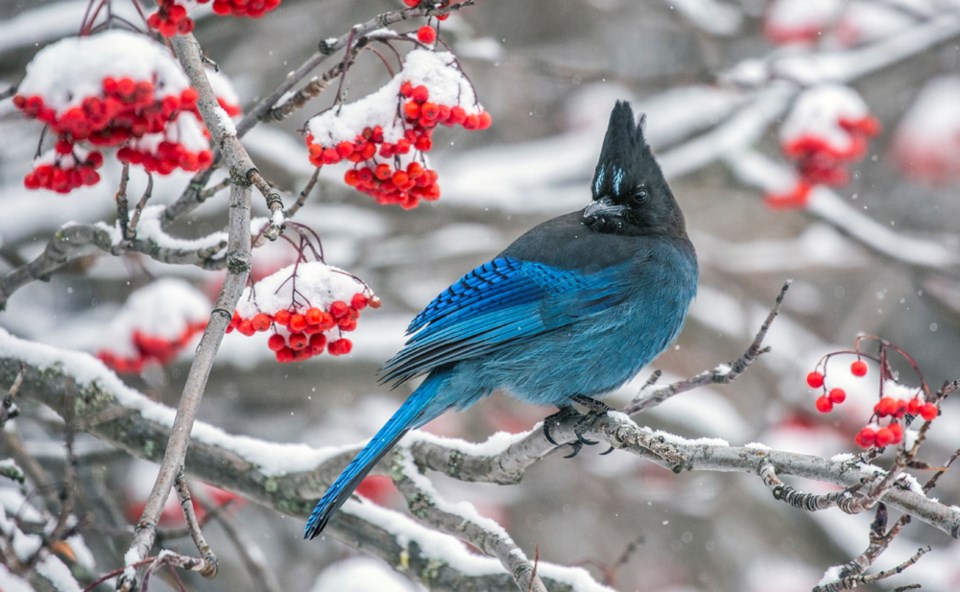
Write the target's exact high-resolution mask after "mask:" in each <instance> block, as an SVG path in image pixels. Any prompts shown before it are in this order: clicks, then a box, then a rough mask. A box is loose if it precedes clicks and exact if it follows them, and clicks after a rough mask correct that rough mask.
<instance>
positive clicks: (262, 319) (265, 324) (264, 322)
mask: <svg viewBox="0 0 960 592" xmlns="http://www.w3.org/2000/svg"><path fill="white" fill-rule="evenodd" d="M250 322H251V324H253V328H254V329H255V330H257V331H266V330H267V329H269V328H270V316H269V315H265V314H263V313H262V312H261V313H258V314H256V315H254V316H253V319H252V320H251V321H250Z"/></svg>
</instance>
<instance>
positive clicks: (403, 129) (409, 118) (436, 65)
mask: <svg viewBox="0 0 960 592" xmlns="http://www.w3.org/2000/svg"><path fill="white" fill-rule="evenodd" d="M425 28H428V29H430V30H431V31H433V33H434V35H435V30H434V29H433V28H432V27H425ZM421 32H422V30H421ZM424 35H426V34H424ZM455 63H456V62H455V61H454V60H453V57H452V56H451V55H450V54H448V53H445V52H432V51H428V50H423V49H418V50H414V51H412V52H410V53H409V54H408V55H407V59H406V61H405V62H404V71H403V72H401V73H400V74H398V75H397V76H396V77H395V78H394V79H393V80H392V81H391V82H390V84H388V85H386V86H384V87H383V88H381V89H380V90H379V91H377V92H375V93H373V94H371V95H369V96H367V97H365V98H364V99H361V100H360V101H358V102H356V103H353V104H350V105H340V106H338V107H337V108H336V109H331V110H330V111H327V112H326V113H323V114H321V115H318V116H317V117H314V118H313V119H311V120H310V122H309V123H308V125H307V128H308V133H307V136H306V141H307V146H308V149H309V158H310V162H311V163H312V164H313V165H314V166H317V167H320V166H323V165H332V164H337V163H340V162H343V161H346V162H350V163H353V164H354V166H353V167H352V168H351V169H349V170H348V171H347V172H346V173H345V174H344V181H345V182H346V184H347V185H349V186H351V187H355V188H356V189H357V190H358V191H361V192H362V193H366V194H367V195H370V196H372V197H373V198H374V199H376V200H377V202H378V203H381V204H396V205H400V206H401V207H403V208H407V209H409V208H413V207H415V206H417V205H418V204H419V202H420V200H428V201H430V200H436V199H437V198H439V197H440V186H439V185H438V183H437V173H436V171H433V170H431V169H430V168H429V167H428V166H427V165H426V160H425V156H424V155H425V154H426V153H427V152H429V151H430V150H431V149H432V148H433V131H434V130H435V129H436V128H437V126H440V125H445V126H448V127H453V126H457V125H459V126H461V127H463V128H464V129H467V130H483V129H486V128H488V127H490V124H491V121H492V118H491V116H490V114H489V113H487V112H486V111H484V110H483V109H482V108H481V107H480V106H479V105H478V104H476V101H475V99H474V94H473V89H472V87H470V86H469V83H468V82H467V81H466V79H465V78H464V76H463V73H462V72H460V70H459V69H458V68H457V67H456V66H455ZM351 130H359V132H356V131H351Z"/></svg>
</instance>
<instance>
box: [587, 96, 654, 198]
mask: <svg viewBox="0 0 960 592" xmlns="http://www.w3.org/2000/svg"><path fill="white" fill-rule="evenodd" d="M645 120H646V116H645V115H641V116H640V119H639V121H638V120H637V119H636V118H635V117H634V115H633V109H632V108H630V103H628V102H626V101H617V104H616V105H614V107H613V111H611V112H610V123H609V124H607V133H606V135H605V136H604V138H603V148H601V150H600V160H599V161H598V162H597V169H596V171H595V172H594V174H593V184H592V185H591V188H592V190H593V197H594V199H596V198H598V197H600V196H601V195H602V194H610V193H614V194H616V193H621V192H622V191H625V190H626V189H628V188H626V187H624V186H623V183H624V180H625V179H630V180H632V181H634V182H637V181H641V182H643V181H652V180H654V179H653V178H654V177H656V178H657V180H660V179H662V177H663V176H662V174H661V173H660V167H659V166H657V163H656V161H655V160H654V158H653V153H652V152H651V151H650V147H649V146H647V141H646V139H645V138H644V137H643V126H644V123H645Z"/></svg>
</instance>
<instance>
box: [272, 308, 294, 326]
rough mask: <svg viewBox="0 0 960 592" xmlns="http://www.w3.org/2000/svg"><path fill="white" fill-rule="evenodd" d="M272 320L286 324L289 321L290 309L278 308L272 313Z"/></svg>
mask: <svg viewBox="0 0 960 592" xmlns="http://www.w3.org/2000/svg"><path fill="white" fill-rule="evenodd" d="M273 320H274V321H276V322H277V323H279V324H281V325H286V324H287V323H289V322H290V311H289V310H278V311H277V312H276V313H274V315H273Z"/></svg>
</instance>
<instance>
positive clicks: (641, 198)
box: [630, 189, 647, 205]
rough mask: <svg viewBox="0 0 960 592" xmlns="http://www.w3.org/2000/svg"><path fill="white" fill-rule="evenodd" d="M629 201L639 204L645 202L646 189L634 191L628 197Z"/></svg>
mask: <svg viewBox="0 0 960 592" xmlns="http://www.w3.org/2000/svg"><path fill="white" fill-rule="evenodd" d="M630 201H632V202H633V204H634V205H640V204H642V203H645V202H646V201H647V192H646V190H645V189H638V190H637V191H635V192H634V193H633V195H632V196H631V197H630Z"/></svg>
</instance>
